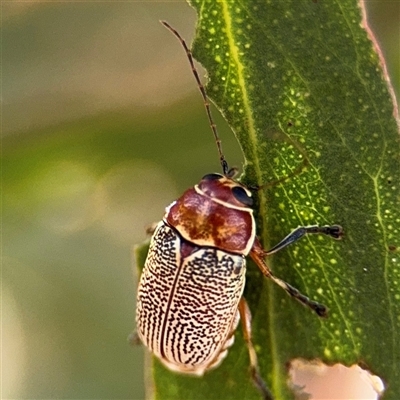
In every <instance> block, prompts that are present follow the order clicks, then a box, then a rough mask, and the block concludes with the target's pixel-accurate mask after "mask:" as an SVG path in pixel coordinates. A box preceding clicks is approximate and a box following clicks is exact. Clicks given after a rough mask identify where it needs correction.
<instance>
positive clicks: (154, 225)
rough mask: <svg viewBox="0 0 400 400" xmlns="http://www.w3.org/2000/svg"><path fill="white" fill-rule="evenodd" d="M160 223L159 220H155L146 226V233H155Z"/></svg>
mask: <svg viewBox="0 0 400 400" xmlns="http://www.w3.org/2000/svg"><path fill="white" fill-rule="evenodd" d="M158 224H159V222H153V223H152V224H151V225H149V226H148V227H147V228H146V234H147V235H149V236H152V235H153V233H154V232H155V231H156V229H157V225H158Z"/></svg>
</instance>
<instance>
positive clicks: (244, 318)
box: [238, 297, 273, 400]
mask: <svg viewBox="0 0 400 400" xmlns="http://www.w3.org/2000/svg"><path fill="white" fill-rule="evenodd" d="M238 308H239V313H240V319H241V323H242V329H243V337H244V340H245V342H246V345H247V349H248V351H249V358H250V374H251V379H252V380H253V383H254V385H255V386H256V387H257V389H258V390H259V391H260V393H261V395H262V397H263V400H273V396H272V394H271V392H270V390H269V389H268V387H267V384H266V383H265V382H264V380H263V379H262V378H261V375H260V372H259V368H258V359H257V354H256V350H255V349H254V345H253V341H252V337H251V312H250V309H249V306H248V304H247V301H246V300H245V298H244V297H242V298H241V299H240V302H239V307H238Z"/></svg>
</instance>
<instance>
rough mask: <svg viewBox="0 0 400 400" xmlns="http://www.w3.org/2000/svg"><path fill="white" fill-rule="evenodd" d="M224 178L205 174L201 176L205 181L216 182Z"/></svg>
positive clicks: (218, 175) (219, 175)
mask: <svg viewBox="0 0 400 400" xmlns="http://www.w3.org/2000/svg"><path fill="white" fill-rule="evenodd" d="M223 177H224V176H223V175H221V174H216V173H214V174H207V175H204V176H203V179H204V180H206V181H217V180H218V179H221V178H223Z"/></svg>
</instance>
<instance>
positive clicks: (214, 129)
mask: <svg viewBox="0 0 400 400" xmlns="http://www.w3.org/2000/svg"><path fill="white" fill-rule="evenodd" d="M160 22H161V23H162V24H163V25H164V26H165V27H166V28H167V29H168V30H169V31H171V32H172V33H173V34H174V35H175V36H176V37H177V38H178V39H179V41H180V42H181V44H182V46H183V48H184V49H185V52H186V56H187V58H188V60H189V63H190V66H191V67H192V72H193V75H194V77H195V79H196V82H197V86H198V88H199V90H200V93H201V95H202V96H203V100H204V107H205V109H206V112H207V117H208V121H209V122H210V126H211V130H212V132H213V134H214V138H215V143H216V144H217V149H218V154H219V159H220V162H221V166H222V171H223V173H224V175H225V176H227V175H228V174H229V167H228V163H227V161H226V160H225V157H224V154H223V153H222V145H221V139H220V138H219V136H218V132H217V126H216V125H215V123H214V120H213V118H212V115H211V108H210V102H209V101H208V97H207V93H206V90H205V88H204V86H203V84H202V83H201V80H200V78H199V74H198V72H197V69H196V67H195V65H194V62H193V56H192V51H191V50H190V49H189V47H188V46H187V44H186V42H185V39H183V38H182V36H181V35H180V34H179V33H178V31H176V30H175V29H174V28H172V26H171V25H170V24H169V23H168V22H166V21H160Z"/></svg>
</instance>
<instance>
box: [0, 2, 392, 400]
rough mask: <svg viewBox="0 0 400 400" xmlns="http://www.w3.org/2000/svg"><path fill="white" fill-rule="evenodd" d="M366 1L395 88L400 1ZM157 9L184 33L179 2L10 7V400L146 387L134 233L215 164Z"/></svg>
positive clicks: (188, 33) (141, 233)
mask: <svg viewBox="0 0 400 400" xmlns="http://www.w3.org/2000/svg"><path fill="white" fill-rule="evenodd" d="M368 6H369V11H370V14H369V15H370V21H371V24H372V27H373V28H374V29H375V33H376V35H377V37H378V39H379V41H380V42H381V44H382V49H383V52H384V55H385V56H386V58H387V61H388V69H389V73H390V75H391V78H392V82H393V84H394V86H395V90H396V93H397V97H398V98H399V91H400V84H399V80H400V78H399V74H400V72H399V71H400V53H399V38H400V3H399V2H397V1H396V2H392V1H384V0H382V1H379V2H377V1H374V2H370V3H368ZM159 19H166V20H168V21H169V22H170V23H171V24H172V25H173V26H174V27H176V28H177V29H178V30H179V31H180V32H181V34H182V35H183V36H184V37H186V38H187V40H188V41H189V42H190V40H191V38H192V37H193V33H194V24H195V20H196V16H195V13H194V11H193V10H192V9H191V8H190V7H189V6H188V5H187V4H186V3H185V2H184V1H175V2H152V1H147V2H115V3H113V2H108V3H89V2H82V3H79V2H77V3H68V2H63V3H61V2H59V3H39V2H23V3H22V2H15V3H14V2H9V3H2V134H3V140H2V145H3V146H2V152H3V154H2V174H3V175H2V200H3V210H2V250H3V256H2V388H1V390H2V396H1V397H2V398H3V399H24V398H25V399H28V398H29V399H47V398H48V399H50V398H51V399H61V398H70V399H89V398H90V399H142V398H144V387H143V353H144V351H143V349H142V348H140V347H137V348H132V347H130V346H129V345H128V343H127V340H126V338H127V336H128V334H129V333H130V332H131V331H132V330H133V329H134V306H135V287H136V279H137V278H136V277H135V276H134V272H133V268H132V249H133V245H134V244H135V243H139V242H141V241H143V240H145V238H146V234H145V229H146V227H147V226H149V225H150V224H151V223H153V222H155V221H158V220H159V219H160V218H161V217H162V215H163V210H164V208H165V206H166V205H168V204H169V203H170V202H171V201H172V200H174V198H176V197H177V195H179V193H181V192H182V191H183V190H184V189H186V188H187V187H188V186H190V185H192V184H194V183H195V182H197V180H198V179H199V178H201V176H202V175H204V174H205V173H208V172H213V171H218V172H219V171H220V167H219V162H218V157H217V153H216V149H215V145H214V142H213V139H212V135H211V132H210V129H209V127H208V122H207V118H206V115H205V113H204V110H203V106H202V100H201V97H200V95H199V94H198V93H197V88H196V85H195V82H194V80H193V77H192V75H191V71H190V68H189V66H188V63H187V60H186V58H185V55H184V53H183V50H182V48H181V47H180V45H179V43H178V42H177V40H176V39H175V38H174V37H173V36H172V35H171V34H170V33H169V32H168V31H166V30H165V28H163V27H162V26H161V25H160V24H159V22H158V20H159ZM214 114H216V112H214ZM215 117H216V120H217V123H218V126H219V130H220V131H221V136H222V138H223V145H224V151H225V153H226V156H227V158H228V160H229V162H230V163H231V164H232V165H237V166H239V167H240V165H241V162H242V158H241V153H240V150H239V148H238V146H237V144H236V142H235V140H234V138H233V137H232V135H231V134H230V131H229V128H228V127H227V125H226V123H224V121H222V119H221V118H220V117H219V116H217V115H215Z"/></svg>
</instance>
